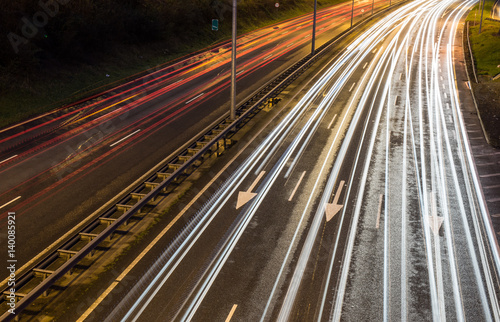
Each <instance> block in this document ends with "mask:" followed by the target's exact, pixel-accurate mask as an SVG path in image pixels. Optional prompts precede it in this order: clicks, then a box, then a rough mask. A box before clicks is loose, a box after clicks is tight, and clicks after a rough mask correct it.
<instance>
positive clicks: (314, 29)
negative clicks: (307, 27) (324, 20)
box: [311, 0, 317, 55]
mask: <svg viewBox="0 0 500 322" xmlns="http://www.w3.org/2000/svg"><path fill="white" fill-rule="evenodd" d="M316 3H317V0H314V15H313V32H312V43H311V47H312V48H311V54H312V55H314V51H315V48H314V46H315V44H314V41H315V39H316Z"/></svg>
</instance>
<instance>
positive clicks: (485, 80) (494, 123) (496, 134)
mask: <svg viewBox="0 0 500 322" xmlns="http://www.w3.org/2000/svg"><path fill="white" fill-rule="evenodd" d="M494 3H495V1H494V0H487V1H486V3H485V8H484V15H483V23H482V30H481V33H479V26H480V23H479V19H480V17H481V8H480V6H479V4H478V5H476V6H475V7H474V8H472V10H471V11H470V13H469V15H468V17H467V21H469V38H470V43H471V50H472V55H473V56H474V63H475V66H476V70H477V76H478V81H479V83H477V84H476V83H473V84H472V89H473V91H474V95H475V97H476V101H477V105H478V112H479V116H480V119H481V121H482V124H483V129H484V131H485V136H486V138H487V140H488V143H490V144H491V145H492V146H494V147H496V148H500V126H499V125H500V77H496V80H495V76H498V75H499V73H500V21H495V20H491V9H492V7H493V4H494ZM465 45H466V46H467V43H466V44H465ZM465 51H466V53H467V52H468V50H465Z"/></svg>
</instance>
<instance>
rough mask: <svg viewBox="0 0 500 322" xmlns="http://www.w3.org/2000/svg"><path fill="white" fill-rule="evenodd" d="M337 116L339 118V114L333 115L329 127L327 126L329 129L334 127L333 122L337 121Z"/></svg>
mask: <svg viewBox="0 0 500 322" xmlns="http://www.w3.org/2000/svg"><path fill="white" fill-rule="evenodd" d="M336 118H337V114H335V115H334V116H333V119H332V121H331V122H330V124H328V127H327V129H328V130H329V129H330V128H331V127H332V124H333V122H335V119H336Z"/></svg>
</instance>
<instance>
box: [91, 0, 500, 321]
mask: <svg viewBox="0 0 500 322" xmlns="http://www.w3.org/2000/svg"><path fill="white" fill-rule="evenodd" d="M474 3H475V1H459V0H415V1H411V2H409V3H407V4H405V5H403V6H400V7H398V8H397V9H395V10H394V11H393V12H392V13H390V14H388V15H387V16H386V17H385V18H383V19H381V20H380V21H378V22H377V23H375V24H374V25H373V26H372V27H371V28H370V29H369V30H367V31H366V32H364V33H363V34H362V35H359V37H357V38H356V40H354V41H353V42H352V43H351V44H350V45H349V46H346V48H344V50H343V51H342V52H341V53H339V54H338V55H337V56H335V57H332V59H331V61H330V62H329V63H327V64H325V65H324V66H323V67H322V68H321V69H320V71H318V72H317V74H316V75H314V76H313V77H311V78H310V79H309V80H307V82H306V83H305V84H304V86H303V87H302V89H301V88H297V93H296V95H298V96H297V97H298V98H300V100H290V101H289V102H288V103H287V104H289V106H288V107H287V109H286V111H287V113H286V114H285V113H283V114H280V118H279V121H277V120H271V121H269V122H270V123H269V126H268V127H266V128H265V130H264V131H262V133H261V134H260V135H259V136H258V137H257V139H256V140H255V141H250V143H249V144H248V145H247V146H248V147H247V149H245V150H242V151H243V152H242V153H241V154H238V155H236V156H235V159H234V160H235V161H234V164H235V166H230V168H231V170H227V169H226V168H223V169H222V170H221V173H222V174H223V175H221V177H220V178H219V179H218V180H215V181H214V184H215V185H216V187H217V188H215V187H211V188H210V189H209V191H211V193H210V194H209V195H206V196H205V200H207V201H206V202H205V203H204V204H201V205H200V206H198V207H193V209H190V210H189V211H190V212H191V219H190V221H188V222H187V223H186V225H185V229H184V230H183V231H182V232H180V233H179V234H178V235H177V237H175V239H174V240H173V241H171V240H165V241H164V244H163V245H162V247H161V248H159V249H162V250H163V252H162V253H155V257H156V259H155V260H154V261H151V262H148V263H147V264H145V265H143V266H142V267H140V268H138V269H137V270H135V271H133V272H131V274H132V275H134V276H139V278H137V279H136V280H134V283H133V284H132V287H131V288H130V289H129V290H128V291H127V292H126V293H119V292H118V293H114V294H112V295H110V296H111V297H112V298H113V301H111V302H107V303H106V304H103V307H102V308H101V309H100V310H98V312H100V314H101V315H100V319H104V318H107V320H108V321H115V320H118V319H123V320H126V321H166V320H169V321H170V320H172V321H330V320H333V321H340V320H346V321H357V320H359V321H388V320H392V321H408V320H409V321H431V320H433V321H444V320H449V321H465V320H470V321H498V320H500V310H499V302H498V297H497V294H498V292H499V290H500V289H499V279H498V278H499V268H500V261H499V256H498V255H499V253H498V246H497V244H496V238H495V235H494V233H493V231H492V229H491V227H490V226H489V220H488V218H486V212H485V201H484V199H483V198H482V195H481V193H480V191H479V187H478V178H477V174H476V173H475V171H474V166H473V164H472V158H471V155H470V148H469V146H468V141H467V133H466V131H465V127H464V122H463V116H462V114H461V111H460V101H459V100H458V95H457V87H456V79H455V73H454V50H455V49H456V47H457V46H461V37H462V36H461V34H460V32H458V30H459V29H461V27H462V23H463V21H462V20H461V19H462V18H463V17H464V14H466V13H467V11H468V9H469V8H470V7H471V6H472V5H473V4H474ZM271 126H272V127H271ZM236 165H237V166H236ZM216 177H217V176H216ZM197 204H199V203H197ZM157 250H158V249H157ZM117 298H118V299H119V300H118V301H116V299H117ZM96 312H97V311H96Z"/></svg>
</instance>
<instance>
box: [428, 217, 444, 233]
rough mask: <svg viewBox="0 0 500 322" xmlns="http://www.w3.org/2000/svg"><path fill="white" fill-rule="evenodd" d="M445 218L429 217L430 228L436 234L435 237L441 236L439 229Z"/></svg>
mask: <svg viewBox="0 0 500 322" xmlns="http://www.w3.org/2000/svg"><path fill="white" fill-rule="evenodd" d="M443 221H444V218H443V217H438V216H429V226H430V228H431V230H432V232H433V233H434V235H436V236H437V235H439V229H440V228H441V225H442V224H443Z"/></svg>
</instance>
